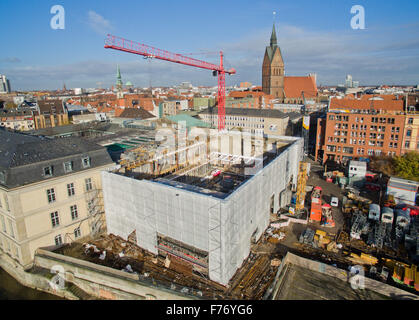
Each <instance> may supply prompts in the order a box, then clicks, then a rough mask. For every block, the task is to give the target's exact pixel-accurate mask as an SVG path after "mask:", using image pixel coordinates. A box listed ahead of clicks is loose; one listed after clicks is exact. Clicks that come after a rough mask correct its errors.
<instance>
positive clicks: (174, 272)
mask: <svg viewBox="0 0 419 320" xmlns="http://www.w3.org/2000/svg"><path fill="white" fill-rule="evenodd" d="M274 232H278V234H277V233H274ZM272 235H273V236H274V235H276V236H277V237H278V238H276V237H273V239H276V240H279V238H281V237H284V236H285V234H284V233H282V232H280V231H279V230H275V231H273V230H272ZM255 246H258V245H255ZM105 249H106V250H105ZM256 251H257V250H256ZM122 252H123V255H122V256H121V253H122ZM57 253H61V254H64V255H67V256H71V257H74V258H77V259H83V260H87V261H90V262H93V263H96V264H100V265H105V266H107V267H111V268H115V269H118V270H122V271H124V272H127V273H137V274H138V275H139V277H140V281H144V282H147V283H149V284H151V285H157V286H159V287H163V288H167V289H171V290H174V291H178V292H179V293H183V294H188V295H194V296H197V297H203V298H206V299H244V300H257V299H261V298H262V297H263V295H264V293H265V291H266V289H267V288H268V287H269V285H270V284H271V283H272V281H273V280H274V278H275V274H276V270H277V269H278V266H279V265H280V263H281V260H279V259H278V258H271V257H270V254H264V253H260V254H259V253H258V254H253V253H251V254H250V256H249V258H248V259H247V260H246V261H245V262H244V263H243V265H242V267H241V268H240V269H238V271H237V272H236V274H235V275H234V277H233V278H232V279H231V281H230V283H229V286H228V287H226V286H223V285H221V284H219V283H216V282H214V281H211V280H209V279H208V278H207V277H206V276H205V275H203V274H200V272H199V270H197V269H196V268H194V267H193V266H192V265H191V264H190V263H188V262H186V261H183V260H181V259H179V258H176V257H175V256H169V255H167V256H166V257H162V256H160V255H159V256H154V255H152V254H150V253H148V252H147V251H145V250H144V249H142V248H140V247H138V246H137V245H136V244H134V243H132V242H127V241H125V240H123V239H122V238H120V237H117V236H114V235H112V234H111V235H103V236H101V237H100V238H98V239H96V240H94V241H91V243H89V244H84V245H81V244H79V243H76V242H75V243H72V244H71V245H66V246H64V247H62V248H59V249H57ZM101 257H102V258H103V259H101Z"/></svg>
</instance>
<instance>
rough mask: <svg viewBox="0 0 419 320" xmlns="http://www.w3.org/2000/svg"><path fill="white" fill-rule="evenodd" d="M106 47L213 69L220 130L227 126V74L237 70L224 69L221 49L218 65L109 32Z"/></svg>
mask: <svg viewBox="0 0 419 320" xmlns="http://www.w3.org/2000/svg"><path fill="white" fill-rule="evenodd" d="M105 48H106V49H114V50H119V51H124V52H128V53H132V54H138V55H142V56H144V57H146V58H153V59H160V60H165V61H170V62H174V63H179V64H183V65H188V66H191V67H197V68H202V69H207V70H212V71H213V75H214V76H217V75H218V95H217V100H218V130H220V131H221V130H223V129H224V128H225V74H226V73H227V74H230V75H231V74H235V73H236V70H234V69H230V70H225V69H224V66H223V52H222V51H220V65H219V66H217V65H215V64H212V63H209V62H206V61H202V60H198V59H194V58H191V57H187V56H184V55H181V54H179V53H172V52H169V51H166V50H162V49H157V48H154V47H151V46H148V45H145V44H142V43H139V42H135V41H131V40H126V39H124V38H120V37H116V36H113V35H110V34H108V37H107V39H105Z"/></svg>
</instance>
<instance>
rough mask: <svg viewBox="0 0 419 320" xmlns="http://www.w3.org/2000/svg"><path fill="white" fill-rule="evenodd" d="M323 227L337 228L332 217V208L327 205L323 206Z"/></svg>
mask: <svg viewBox="0 0 419 320" xmlns="http://www.w3.org/2000/svg"><path fill="white" fill-rule="evenodd" d="M321 225H322V226H325V227H329V228H334V227H335V221H334V220H333V215H332V206H331V205H329V204H327V203H325V204H324V205H322V218H321Z"/></svg>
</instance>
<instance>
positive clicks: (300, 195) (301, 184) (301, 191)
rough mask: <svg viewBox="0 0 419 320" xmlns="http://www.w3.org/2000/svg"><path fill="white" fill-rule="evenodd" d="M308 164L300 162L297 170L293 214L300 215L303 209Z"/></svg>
mask: <svg viewBox="0 0 419 320" xmlns="http://www.w3.org/2000/svg"><path fill="white" fill-rule="evenodd" d="M308 165H309V164H308V163H307V162H300V166H299V169H298V179H297V190H296V201H295V211H294V212H295V214H299V213H301V211H303V209H304V202H305V197H306V186H307V179H308Z"/></svg>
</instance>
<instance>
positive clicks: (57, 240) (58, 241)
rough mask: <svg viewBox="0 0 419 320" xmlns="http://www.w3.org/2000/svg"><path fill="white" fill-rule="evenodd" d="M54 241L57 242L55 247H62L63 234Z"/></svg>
mask: <svg viewBox="0 0 419 320" xmlns="http://www.w3.org/2000/svg"><path fill="white" fill-rule="evenodd" d="M54 240H55V245H56V246H60V245H62V244H63V239H62V238H61V234H59V235H58V236H56V237H55V238H54Z"/></svg>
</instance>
